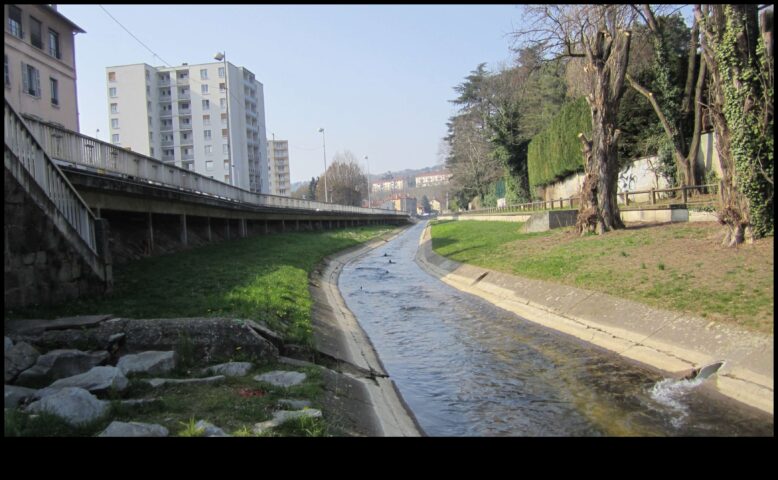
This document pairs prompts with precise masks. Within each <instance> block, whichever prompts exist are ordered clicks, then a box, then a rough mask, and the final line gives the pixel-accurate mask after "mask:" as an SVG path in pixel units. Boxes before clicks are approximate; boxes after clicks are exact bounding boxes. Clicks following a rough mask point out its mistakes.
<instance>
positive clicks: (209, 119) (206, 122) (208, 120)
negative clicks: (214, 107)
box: [203, 115, 211, 127]
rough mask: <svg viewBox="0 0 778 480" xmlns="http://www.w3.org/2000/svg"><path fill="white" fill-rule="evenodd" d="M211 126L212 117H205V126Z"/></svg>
mask: <svg viewBox="0 0 778 480" xmlns="http://www.w3.org/2000/svg"><path fill="white" fill-rule="evenodd" d="M210 124H211V116H210V115H203V125H204V126H206V127H207V126H209V125H210Z"/></svg>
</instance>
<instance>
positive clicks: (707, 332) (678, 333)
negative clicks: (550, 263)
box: [416, 226, 774, 414]
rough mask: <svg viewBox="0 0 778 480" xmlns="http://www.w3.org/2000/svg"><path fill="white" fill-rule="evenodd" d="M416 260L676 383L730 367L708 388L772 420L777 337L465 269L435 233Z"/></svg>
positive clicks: (461, 287) (426, 238)
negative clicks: (442, 249) (714, 366)
mask: <svg viewBox="0 0 778 480" xmlns="http://www.w3.org/2000/svg"><path fill="white" fill-rule="evenodd" d="M416 261H417V263H418V264H419V265H420V266H421V267H422V268H423V269H424V270H425V271H427V272H428V273H430V274H431V275H433V276H435V277H437V278H439V279H440V280H442V281H443V282H445V283H447V284H449V285H451V286H453V287H455V288H457V289H459V290H461V291H464V292H467V293H470V294H473V295H477V296H479V297H481V298H483V299H485V300H487V301H489V302H491V303H492V304H494V305H496V306H498V307H500V308H503V309H505V310H508V311H510V312H513V313H515V314H517V315H519V316H521V317H523V318H524V319H526V320H529V321H531V322H534V323H537V324H540V325H543V326H545V327H548V328H551V329H554V330H557V331H560V332H563V333H565V334H568V335H572V336H574V337H577V338H579V339H581V340H583V341H586V342H588V343H591V344H594V345H597V346H599V347H603V348H606V349H608V350H611V351H613V352H616V353H617V354H619V355H621V356H623V357H625V358H628V359H631V360H633V361H637V362H640V363H642V364H645V365H649V366H651V367H654V368H656V369H659V370H661V371H662V372H665V373H667V374H670V375H671V376H675V377H677V378H681V377H683V376H685V375H687V374H689V373H690V372H691V371H692V369H698V368H701V367H703V366H705V365H709V364H711V363H714V362H718V361H722V360H723V361H724V362H725V363H724V366H723V367H722V368H721V369H720V370H719V371H718V374H717V375H714V376H713V377H711V378H710V379H709V380H707V381H706V383H707V384H712V385H713V387H714V388H715V389H716V390H718V391H719V392H720V393H722V394H724V395H726V396H728V397H730V398H733V399H735V400H737V401H740V402H742V403H745V404H747V405H750V406H752V407H755V408H758V409H760V410H763V411H765V412H768V413H770V414H772V413H773V378H774V375H773V370H774V366H773V356H774V355H773V352H774V340H773V336H772V335H766V334H758V333H754V332H750V331H746V330H743V329H740V328H738V327H736V326H730V325H724V324H720V323H718V322H713V321H709V320H706V319H703V318H699V317H695V316H692V315H687V314H684V313H679V312H671V311H667V310H660V309H655V308H650V307H647V306H645V305H642V304H639V303H636V302H633V301H630V300H625V299H621V298H617V297H613V296H610V295H607V294H603V293H597V292H592V291H587V290H583V289H579V288H573V287H568V286H564V285H558V284H553V283H549V282H543V281H540V280H531V279H527V278H523V277H518V276H515V275H510V274H506V273H500V272H496V271H494V270H489V269H486V268H482V267H477V266H473V265H467V264H461V263H458V262H455V261H452V260H449V259H446V258H444V257H441V256H440V255H437V254H436V253H434V252H433V251H432V242H431V237H430V228H429V226H428V227H427V228H426V229H425V230H424V233H423V234H422V236H421V238H420V248H419V252H418V254H417V257H416Z"/></svg>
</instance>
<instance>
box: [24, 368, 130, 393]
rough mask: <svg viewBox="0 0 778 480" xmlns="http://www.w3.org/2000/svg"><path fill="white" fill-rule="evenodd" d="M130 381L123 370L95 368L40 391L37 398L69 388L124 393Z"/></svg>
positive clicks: (61, 380)
mask: <svg viewBox="0 0 778 480" xmlns="http://www.w3.org/2000/svg"><path fill="white" fill-rule="evenodd" d="M128 386H129V381H128V380H127V377H125V376H124V374H123V373H122V371H121V370H119V369H118V368H116V367H94V368H92V369H91V370H89V371H88V372H86V373H82V374H80V375H74V376H72V377H67V378H62V379H60V380H57V381H56V382H54V383H52V384H51V385H50V386H48V387H47V388H44V389H42V390H38V393H37V394H36V397H37V398H43V397H46V396H48V395H51V394H52V393H54V392H56V391H57V390H61V389H63V388H68V387H78V388H83V389H84V390H89V391H90V392H92V393H104V392H107V391H108V390H115V391H117V392H123V391H125V390H127V387H128Z"/></svg>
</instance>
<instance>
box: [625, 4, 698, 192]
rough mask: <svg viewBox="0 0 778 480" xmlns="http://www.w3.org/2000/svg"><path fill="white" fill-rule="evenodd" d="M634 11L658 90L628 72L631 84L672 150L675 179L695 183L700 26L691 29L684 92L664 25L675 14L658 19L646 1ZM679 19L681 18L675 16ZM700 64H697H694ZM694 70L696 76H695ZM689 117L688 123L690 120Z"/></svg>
mask: <svg viewBox="0 0 778 480" xmlns="http://www.w3.org/2000/svg"><path fill="white" fill-rule="evenodd" d="M633 8H634V9H635V11H636V13H638V15H639V16H640V17H641V18H642V19H643V21H644V22H645V24H646V26H647V27H648V30H649V32H650V34H651V42H652V45H653V47H654V48H653V50H654V62H653V71H654V73H655V75H656V81H655V83H656V85H657V89H656V90H657V91H656V92H654V91H651V90H649V89H648V88H646V86H645V85H642V84H640V83H639V82H638V81H637V80H636V79H635V78H633V77H632V76H631V75H629V74H627V76H626V78H627V81H628V82H629V84H630V86H632V88H633V89H635V90H636V91H637V92H638V93H640V94H641V95H643V96H644V97H645V98H646V99H647V100H648V101H649V103H650V104H651V107H652V108H653V109H654V112H655V113H656V115H657V117H658V119H659V121H660V123H661V124H662V128H663V129H664V132H665V135H666V136H667V138H668V140H669V142H670V145H672V149H673V158H674V159H675V163H676V170H677V178H678V179H679V180H680V182H681V184H682V185H690V186H693V185H697V177H698V175H697V171H696V166H697V154H698V152H699V149H700V137H701V134H702V113H703V112H702V104H703V98H702V95H703V87H704V81H705V75H706V70H707V68H706V63H705V61H704V59H702V58H701V59H700V61H699V62H698V61H697V46H698V41H697V38H698V36H699V26H698V24H697V20H696V19H695V21H694V23H693V24H692V28H691V36H690V39H689V45H688V52H687V55H686V56H687V66H686V70H687V73H686V82H685V86H684V89H683V92H681V90H680V86H679V85H678V82H677V81H676V80H677V79H674V78H672V77H673V75H672V64H673V61H672V60H673V58H672V49H673V45H672V39H671V38H668V37H669V35H668V33H667V25H668V23H669V22H671V21H672V20H673V19H677V17H669V18H659V19H658V18H657V16H656V15H655V13H654V10H653V9H652V7H651V6H650V5H648V4H644V5H641V6H639V7H638V6H634V5H633ZM677 20H680V19H677ZM697 63H699V67H698V66H697ZM695 73H697V75H696V76H695ZM690 117H691V119H692V120H691V122H690ZM689 123H691V124H692V125H693V131H692V132H691V135H690V138H688V137H689V135H688V132H686V131H685V130H684V126H685V125H687V124H689Z"/></svg>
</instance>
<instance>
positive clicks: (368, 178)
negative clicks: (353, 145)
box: [365, 155, 373, 208]
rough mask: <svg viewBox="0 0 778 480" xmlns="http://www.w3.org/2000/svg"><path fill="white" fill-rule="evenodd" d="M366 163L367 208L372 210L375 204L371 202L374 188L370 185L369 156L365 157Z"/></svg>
mask: <svg viewBox="0 0 778 480" xmlns="http://www.w3.org/2000/svg"><path fill="white" fill-rule="evenodd" d="M365 162H367V208H372V206H373V204H372V202H371V201H370V190H371V187H372V185H371V184H370V161H369V160H368V159H367V155H365Z"/></svg>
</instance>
